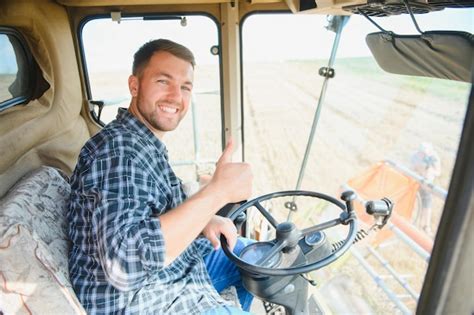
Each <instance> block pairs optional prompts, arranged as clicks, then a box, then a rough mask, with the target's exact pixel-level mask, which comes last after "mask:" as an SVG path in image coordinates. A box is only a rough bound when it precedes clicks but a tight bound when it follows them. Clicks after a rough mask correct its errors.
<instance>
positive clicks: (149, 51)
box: [132, 39, 196, 75]
mask: <svg viewBox="0 0 474 315" xmlns="http://www.w3.org/2000/svg"><path fill="white" fill-rule="evenodd" d="M160 51H166V52H168V53H170V54H172V55H174V56H176V57H178V58H180V59H183V60H185V61H187V62H189V63H190V64H191V65H192V66H193V68H194V65H195V64H196V62H195V60H194V55H193V53H192V52H191V50H189V49H188V48H186V47H184V46H183V45H180V44H178V43H175V42H173V41H170V40H168V39H155V40H152V41H149V42H148V43H146V44H144V45H143V46H142V47H140V49H138V50H137V52H136V53H135V55H134V56H133V68H132V74H133V75H137V74H138V73H139V72H141V71H142V70H143V68H145V67H146V65H147V64H148V62H149V61H150V59H151V57H152V56H153V54H154V53H157V52H160Z"/></svg>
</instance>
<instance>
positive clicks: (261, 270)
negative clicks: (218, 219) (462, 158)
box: [221, 190, 357, 276]
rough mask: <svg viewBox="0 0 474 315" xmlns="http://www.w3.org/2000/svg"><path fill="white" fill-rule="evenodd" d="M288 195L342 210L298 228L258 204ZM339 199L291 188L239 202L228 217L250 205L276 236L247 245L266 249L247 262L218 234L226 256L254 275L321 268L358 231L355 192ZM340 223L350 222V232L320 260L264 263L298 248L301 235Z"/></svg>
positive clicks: (289, 204) (287, 274)
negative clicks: (289, 264) (284, 265)
mask: <svg viewBox="0 0 474 315" xmlns="http://www.w3.org/2000/svg"><path fill="white" fill-rule="evenodd" d="M288 196H307V197H313V198H318V199H324V200H326V201H328V202H330V203H332V204H334V205H335V206H337V207H339V208H340V209H341V211H342V212H341V214H340V216H339V218H335V219H333V220H329V221H326V222H323V223H320V224H317V225H314V226H312V227H309V228H305V229H303V230H299V229H297V228H296V226H295V225H294V224H293V223H292V222H283V223H278V222H277V221H276V220H275V218H274V217H273V216H272V215H271V214H270V212H269V211H268V210H267V209H265V208H264V207H263V206H262V204H261V202H262V201H266V200H270V199H273V198H280V197H288ZM341 199H342V200H344V201H345V203H346V204H345V205H344V204H343V203H342V202H340V201H339V200H337V199H335V198H333V197H330V196H328V195H325V194H321V193H317V192H312V191H302V190H291V191H281V192H275V193H271V194H267V195H263V196H260V197H258V198H255V199H253V200H250V201H248V202H246V203H244V204H242V205H241V206H240V207H238V208H236V209H235V210H232V211H230V212H229V213H228V215H227V217H228V218H230V219H231V220H233V221H234V220H235V219H236V218H237V217H238V216H239V214H241V213H242V212H243V211H245V210H247V209H249V208H250V207H256V208H257V209H258V211H260V213H261V214H262V215H263V216H264V217H265V218H266V220H267V221H268V222H269V223H270V224H271V225H272V226H273V227H274V228H275V229H276V238H275V239H274V240H272V241H266V242H257V243H254V244H252V245H249V246H254V245H255V244H257V245H259V244H262V245H263V246H265V247H266V251H265V253H264V254H263V256H262V257H259V258H258V259H257V261H255V262H253V263H249V262H247V261H245V260H243V259H241V258H240V257H238V256H237V255H235V254H234V253H233V252H232V251H231V250H230V248H229V245H228V243H227V240H226V239H225V237H224V236H221V244H222V249H223V250H224V252H225V254H226V255H227V256H228V257H229V259H230V260H231V261H233V262H234V263H235V264H236V265H237V266H238V267H239V268H241V269H242V270H244V271H247V272H249V273H252V274H256V275H268V276H289V275H296V274H302V273H308V272H310V271H312V270H316V269H319V268H322V267H324V266H326V265H328V264H330V263H332V262H334V261H335V260H336V259H338V258H339V257H341V256H342V255H343V254H344V253H345V252H346V251H347V250H348V249H349V247H350V246H351V245H352V243H353V242H354V239H355V237H356V234H357V218H356V216H355V212H354V210H353V205H352V201H353V200H354V199H355V193H354V192H352V191H346V192H344V193H343V194H342V196H341ZM286 206H287V208H290V209H293V210H294V208H295V207H296V205H295V204H294V203H293V202H287V205H286ZM339 224H343V225H349V232H348V234H347V237H346V238H345V239H344V241H343V242H342V244H341V246H340V247H338V248H337V249H336V250H335V251H333V252H332V253H330V254H329V255H328V256H326V257H324V258H323V259H320V260H318V261H314V262H312V261H303V262H300V263H298V264H296V265H293V266H292V267H288V268H271V267H269V266H267V265H270V264H271V261H275V259H274V257H275V256H276V255H277V254H279V253H281V252H291V251H294V250H295V249H298V246H299V245H298V244H299V242H300V241H301V240H302V239H303V238H305V237H307V236H311V235H313V234H314V233H316V232H318V231H322V230H325V229H327V228H330V227H334V226H336V225H339ZM244 251H245V248H244Z"/></svg>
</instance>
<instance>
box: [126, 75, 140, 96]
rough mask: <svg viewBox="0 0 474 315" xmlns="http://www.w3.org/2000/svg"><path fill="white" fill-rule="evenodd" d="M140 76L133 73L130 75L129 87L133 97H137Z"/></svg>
mask: <svg viewBox="0 0 474 315" xmlns="http://www.w3.org/2000/svg"><path fill="white" fill-rule="evenodd" d="M138 84H139V83H138V77H137V76H134V75H133V74H132V75H131V76H129V77H128V89H129V90H130V94H131V95H132V97H136V96H137V95H138Z"/></svg>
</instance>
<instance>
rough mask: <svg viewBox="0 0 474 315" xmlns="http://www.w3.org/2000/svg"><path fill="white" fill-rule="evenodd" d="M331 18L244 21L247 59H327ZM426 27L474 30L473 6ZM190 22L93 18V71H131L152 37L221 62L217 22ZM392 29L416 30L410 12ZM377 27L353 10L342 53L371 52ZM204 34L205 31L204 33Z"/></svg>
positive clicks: (392, 21)
mask: <svg viewBox="0 0 474 315" xmlns="http://www.w3.org/2000/svg"><path fill="white" fill-rule="evenodd" d="M326 19H327V17H326V16H323V15H309V14H304V15H302V14H299V15H293V14H285V15H282V14H275V15H273V14H265V15H253V16H250V17H248V18H247V19H246V21H245V22H244V25H243V31H242V33H243V34H242V36H243V50H244V61H248V62H252V61H283V60H301V59H303V60H308V59H310V60H311V59H320V58H328V56H329V54H330V51H331V47H332V44H333V40H334V33H333V32H330V31H327V30H326V29H325V26H326V25H327V20H326ZM416 19H417V21H418V24H419V26H420V28H421V29H422V30H424V31H425V30H436V29H448V30H465V31H469V32H471V33H473V32H474V20H473V19H474V10H473V9H469V10H457V9H446V10H443V11H440V12H434V13H431V14H422V15H416ZM187 20H188V23H187V26H186V27H183V26H181V24H180V21H179V20H161V21H156V20H155V21H142V20H136V19H135V20H124V21H122V22H121V23H120V24H118V23H117V22H113V21H111V19H110V18H107V19H101V20H93V21H91V22H89V23H87V24H86V25H85V27H84V30H83V38H84V47H85V51H86V62H87V65H88V68H89V71H92V72H102V71H115V70H130V67H131V64H132V58H133V54H134V52H135V51H136V50H137V49H138V48H139V47H140V45H142V44H143V43H145V42H146V41H148V40H151V39H156V38H169V39H172V40H174V41H177V42H179V43H181V44H184V45H185V46H187V47H189V48H190V49H191V50H192V51H193V52H194V54H195V56H196V61H197V63H198V64H217V63H218V58H217V57H216V56H214V55H212V54H211V53H210V48H211V46H213V45H217V44H218V33H217V25H216V24H215V23H214V21H213V20H211V19H210V18H208V17H205V16H188V17H187ZM377 21H378V23H380V25H381V26H382V27H383V28H384V29H387V30H392V31H394V32H395V33H399V34H408V33H412V34H413V33H416V30H415V29H414V27H413V23H412V21H411V19H410V17H409V16H408V15H401V16H394V17H388V18H378V19H377ZM375 31H378V29H377V28H376V27H375V26H373V25H372V24H371V23H370V22H369V21H367V20H366V19H365V18H364V17H362V16H356V15H353V16H352V17H351V18H350V19H349V22H348V23H347V25H346V27H345V28H344V31H343V33H342V37H341V43H340V46H339V49H338V57H358V56H369V55H370V52H369V50H368V48H367V45H366V44H365V36H366V34H367V33H370V32H375ZM203 34H205V35H203Z"/></svg>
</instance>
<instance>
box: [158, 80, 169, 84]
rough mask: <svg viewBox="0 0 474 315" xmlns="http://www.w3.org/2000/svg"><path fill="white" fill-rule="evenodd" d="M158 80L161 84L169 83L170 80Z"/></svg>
mask: <svg viewBox="0 0 474 315" xmlns="http://www.w3.org/2000/svg"><path fill="white" fill-rule="evenodd" d="M156 82H158V83H160V84H168V80H157V81H156Z"/></svg>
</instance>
